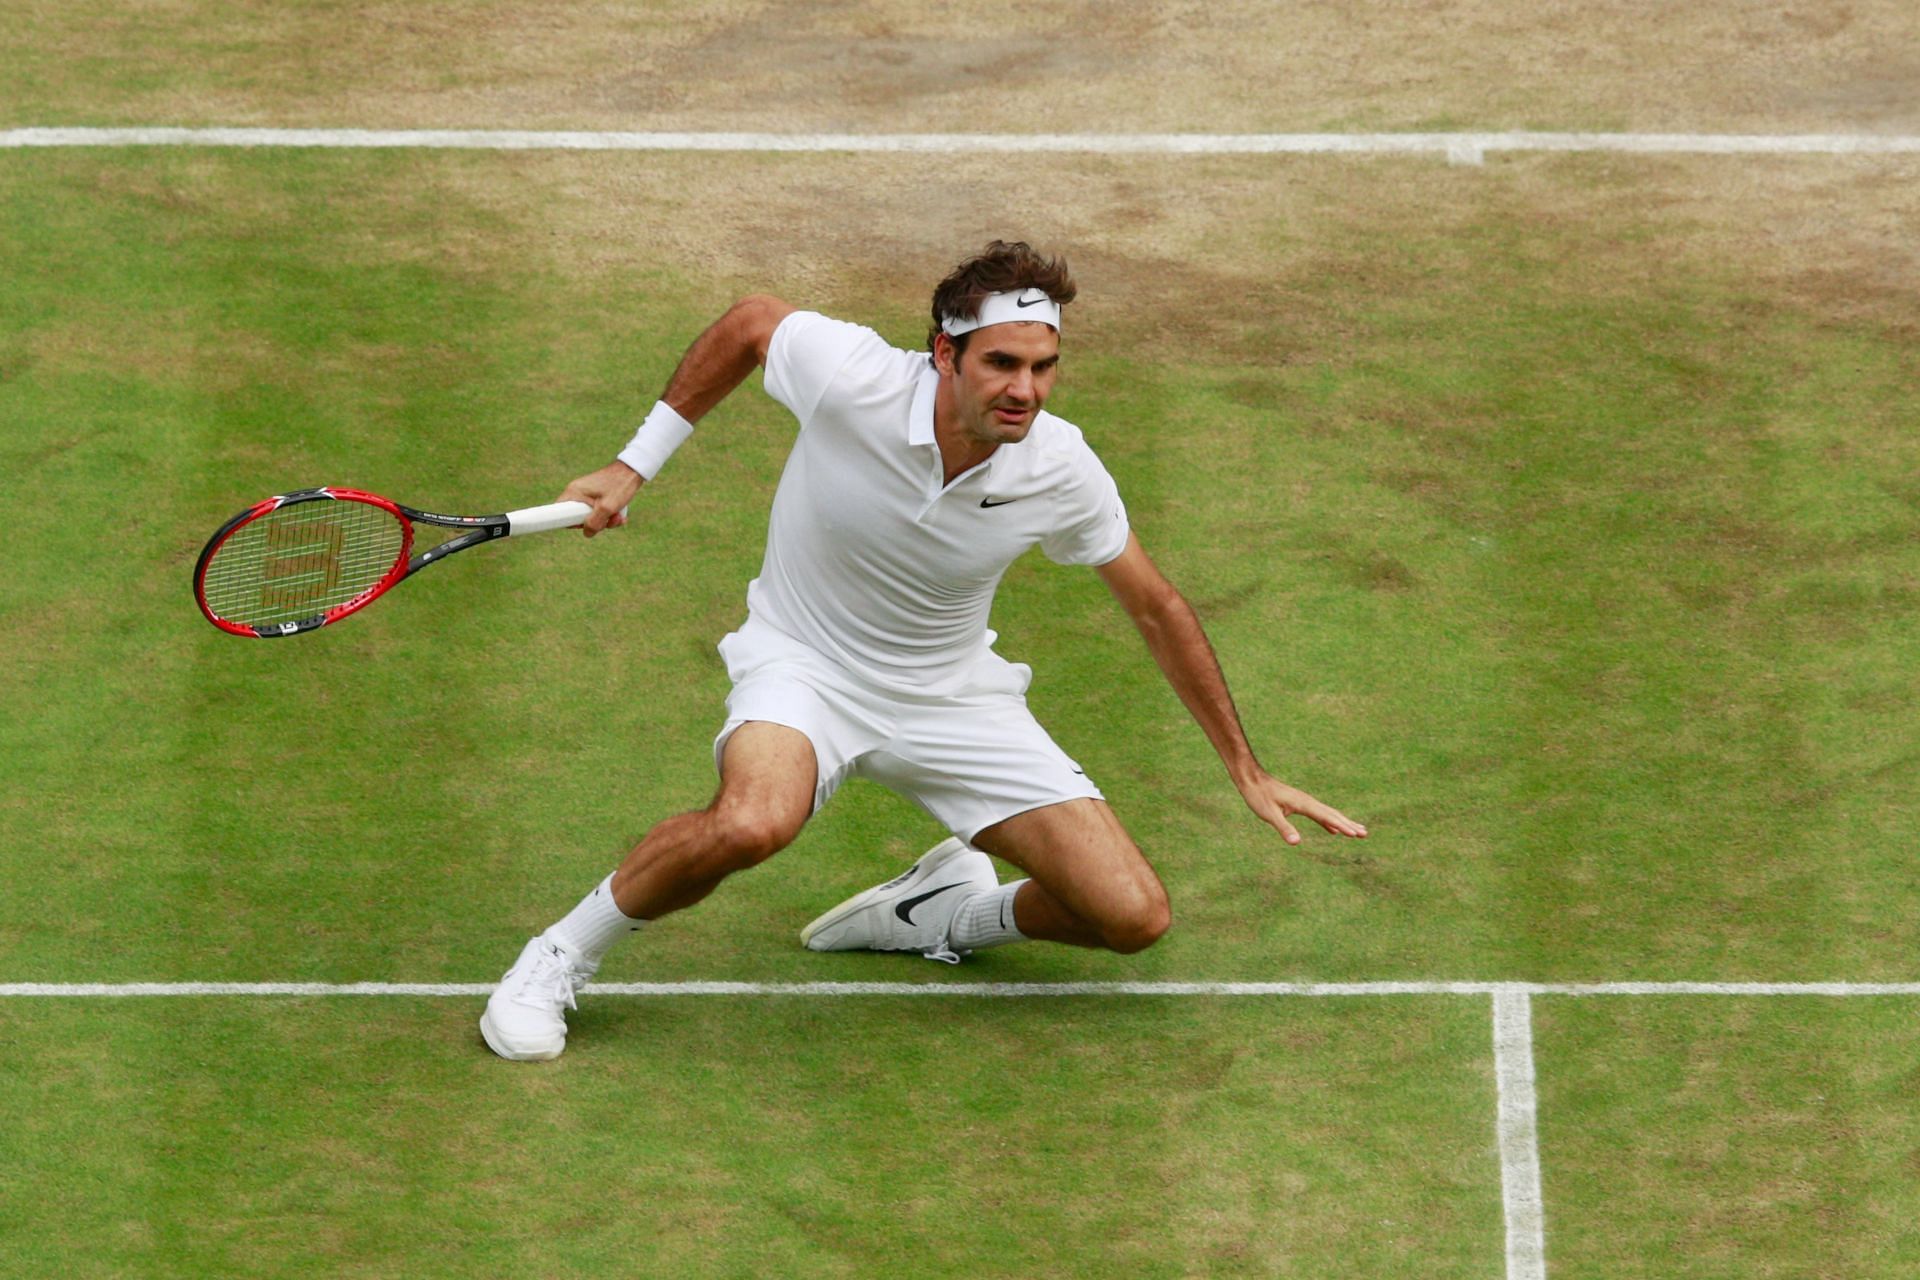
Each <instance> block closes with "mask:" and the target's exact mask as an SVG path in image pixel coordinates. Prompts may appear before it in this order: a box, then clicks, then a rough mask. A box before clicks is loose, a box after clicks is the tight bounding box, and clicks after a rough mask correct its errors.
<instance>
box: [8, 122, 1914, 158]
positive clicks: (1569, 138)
mask: <svg viewBox="0 0 1920 1280" xmlns="http://www.w3.org/2000/svg"><path fill="white" fill-rule="evenodd" d="M162 146H174V147H334V148H368V147H424V148H436V149H451V150H481V151H827V152H895V153H898V152H909V153H911V152H921V153H928V152H931V153H939V154H958V153H967V152H978V153H989V154H1003V153H1010V152H1091V153H1098V154H1133V155H1141V154H1145V155H1273V154H1295V155H1338V154H1354V153H1359V154H1430V155H1442V156H1445V157H1446V158H1447V159H1449V160H1451V161H1454V162H1456V163H1468V164H1477V163H1479V162H1480V160H1481V159H1482V157H1483V156H1484V155H1485V154H1486V153H1487V152H1500V151H1516V152H1529V151H1532V152H1538V151H1610V152H1630V153H1641V154H1704V155H1891V154H1920V135H1912V134H1906V135H1902V134H1868V133H1789V134H1755V133H1740V134H1735V133H1551V132H1538V131H1531V132H1528V131H1522V132H1494V133H1485V132H1479V133H1476V132H1461V133H729V132H692V133H659V132H632V131H606V130H526V129H270V128H222V127H208V128H175V127H126V128H79V127H73V128H67V127H30V128H15V129H5V130H0V148H23V147H162Z"/></svg>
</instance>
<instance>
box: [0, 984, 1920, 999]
mask: <svg viewBox="0 0 1920 1280" xmlns="http://www.w3.org/2000/svg"><path fill="white" fill-rule="evenodd" d="M493 985H494V984H492V983H469V982H456V983H444V982H442V983H436V982H5V983H0V997H10V996H11V997H36V996H37V997H66V998H93V997H109V996H111V997H121V996H486V995H489V994H491V993H492V991H493ZM583 994H587V995H601V996H977V997H997V998H1016V997H1035V996H1309V997H1321V998H1326V997H1338V996H1494V997H1500V996H1521V997H1526V996H1661V995H1683V996H1827V997H1843V996H1920V982H1590V983H1580V982H938V981H928V982H595V983H591V984H589V985H588V986H587V987H586V988H585V989H584V992H583Z"/></svg>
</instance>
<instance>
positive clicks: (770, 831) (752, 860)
mask: <svg viewBox="0 0 1920 1280" xmlns="http://www.w3.org/2000/svg"><path fill="white" fill-rule="evenodd" d="M714 818H715V828H714V836H715V841H714V843H715V845H716V846H717V850H718V852H719V854H720V857H721V859H722V861H724V862H725V864H726V865H727V867H728V869H729V870H740V869H742V868H745V867H751V866H755V865H757V864H759V863H761V862H765V861H766V860H767V859H768V858H771V857H772V856H773V855H774V854H776V853H778V852H780V851H781V850H782V849H784V848H786V847H787V846H788V845H790V844H792V843H793V839H794V837H795V836H797V835H799V834H800V827H799V824H798V823H794V822H791V821H788V820H786V819H784V818H782V817H780V816H779V815H777V814H771V813H767V812H764V811H761V810H751V809H736V808H724V809H721V810H719V811H717V812H716V813H715V814H714Z"/></svg>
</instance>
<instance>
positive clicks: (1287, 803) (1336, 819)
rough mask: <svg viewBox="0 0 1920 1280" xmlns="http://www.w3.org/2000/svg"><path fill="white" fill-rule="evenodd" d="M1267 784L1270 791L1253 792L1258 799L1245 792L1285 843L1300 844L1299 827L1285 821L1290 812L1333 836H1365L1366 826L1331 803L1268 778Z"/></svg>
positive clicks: (1361, 837) (1360, 837)
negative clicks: (1302, 816) (1304, 816)
mask: <svg viewBox="0 0 1920 1280" xmlns="http://www.w3.org/2000/svg"><path fill="white" fill-rule="evenodd" d="M1269 783H1270V785H1271V786H1272V788H1273V790H1271V791H1266V792H1263V793H1257V794H1258V799H1255V795H1254V794H1249V796H1248V799H1249V800H1250V801H1253V802H1254V803H1253V807H1254V811H1255V812H1256V813H1258V814H1259V815H1260V816H1261V817H1262V818H1263V819H1265V820H1266V822H1267V823H1268V824H1269V825H1270V826H1272V827H1273V829H1274V830H1275V831H1278V832H1279V833H1280V836H1281V838H1282V839H1283V840H1285V841H1286V842H1287V843H1288V844H1299V843H1300V832H1299V830H1298V829H1297V828H1296V827H1295V826H1294V825H1293V824H1292V823H1291V822H1288V821H1287V818H1288V816H1289V815H1292V814H1305V815H1306V816H1307V817H1309V818H1312V819H1313V820H1314V821H1315V822H1317V823H1319V824H1320V825H1321V826H1322V827H1324V828H1326V829H1327V830H1328V831H1331V832H1332V833H1333V834H1335V835H1337V836H1350V837H1352V838H1354V839H1356V840H1364V839H1365V838H1366V835H1367V828H1366V826H1365V825H1364V824H1362V823H1358V822H1355V821H1354V820H1353V819H1352V818H1349V817H1348V816H1347V815H1346V814H1344V813H1342V812H1340V811H1339V810H1338V809H1335V808H1334V807H1333V806H1331V805H1325V804H1321V803H1320V802H1319V801H1318V800H1315V799H1314V798H1313V797H1312V796H1310V795H1308V794H1307V793H1306V792H1304V791H1300V790H1297V789H1296V788H1293V787H1289V786H1286V785H1284V784H1282V783H1279V782H1275V781H1272V780H1269ZM1269 805H1270V806H1271V807H1269Z"/></svg>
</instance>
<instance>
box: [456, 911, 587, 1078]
mask: <svg viewBox="0 0 1920 1280" xmlns="http://www.w3.org/2000/svg"><path fill="white" fill-rule="evenodd" d="M592 976H593V970H592V969H585V968H582V967H580V965H579V964H578V963H577V962H576V961H575V960H574V958H573V957H572V956H570V955H568V954H567V953H566V952H565V951H563V950H561V949H560V948H559V947H557V946H555V945H554V944H553V943H551V942H548V941H547V940H546V938H545V937H544V936H542V937H538V938H533V939H530V940H528V942H527V945H526V946H524V947H522V948H521V949H520V958H519V959H518V960H515V961H514V962H513V968H511V969H509V970H507V974H506V976H505V977H504V978H502V979H500V985H499V986H497V987H495V988H494V990H493V995H491V996H490V997H488V999H487V1011H486V1012H485V1013H483V1014H481V1015H480V1035H481V1036H482V1038H484V1039H485V1040H486V1042H487V1048H489V1049H491V1050H493V1051H494V1052H495V1053H497V1054H499V1055H500V1056H501V1057H503V1058H506V1059H508V1060H510V1061H513V1062H544V1061H546V1060H547V1059H549V1058H557V1057H559V1056H560V1053H561V1051H562V1050H563V1049H565V1048H566V1047H567V1015H566V1014H565V1012H563V1011H564V1010H567V1009H578V1008H579V1007H580V1006H579V1004H578V1003H576V1002H575V1000H574V997H575V996H576V995H577V994H579V991H580V988H581V987H584V986H586V985H587V979H589V978H591V977H592Z"/></svg>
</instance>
